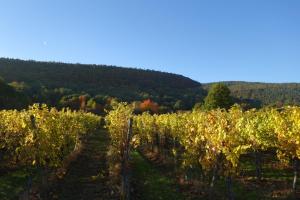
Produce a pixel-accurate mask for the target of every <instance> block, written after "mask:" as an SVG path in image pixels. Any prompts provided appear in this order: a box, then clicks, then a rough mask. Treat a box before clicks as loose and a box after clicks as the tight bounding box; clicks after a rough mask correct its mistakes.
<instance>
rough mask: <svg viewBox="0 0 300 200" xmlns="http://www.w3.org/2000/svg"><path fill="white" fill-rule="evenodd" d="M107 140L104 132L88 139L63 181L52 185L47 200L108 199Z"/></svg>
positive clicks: (100, 131)
mask: <svg viewBox="0 0 300 200" xmlns="http://www.w3.org/2000/svg"><path fill="white" fill-rule="evenodd" d="M108 143H109V137H108V134H107V133H106V131H105V130H99V131H97V132H96V133H94V134H92V135H90V136H88V138H87V139H86V141H84V142H83V150H82V152H81V153H80V154H79V155H78V158H77V159H76V160H75V161H73V162H72V163H71V165H70V168H69V170H68V172H67V174H66V175H65V177H64V178H63V179H62V180H60V181H58V183H56V184H55V186H54V188H52V190H51V194H50V195H49V199H63V200H85V199H86V200H100V199H113V197H110V196H109V191H110V190H109V188H108V187H107V185H106V182H107V178H108V177H107V164H106V151H107V146H108Z"/></svg>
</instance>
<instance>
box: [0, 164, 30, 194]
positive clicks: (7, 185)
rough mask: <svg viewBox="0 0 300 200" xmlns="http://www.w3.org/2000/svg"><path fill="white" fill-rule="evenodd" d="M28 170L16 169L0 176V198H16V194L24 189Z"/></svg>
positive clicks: (28, 173) (28, 174)
mask: <svg viewBox="0 0 300 200" xmlns="http://www.w3.org/2000/svg"><path fill="white" fill-rule="evenodd" d="M30 173H31V172H30V170H26V169H18V170H16V171H13V172H10V173H8V174H5V175H3V176H0V199H1V200H10V199H18V195H19V194H20V193H21V192H22V191H23V190H24V187H25V186H26V183H27V180H28V177H29V176H30Z"/></svg>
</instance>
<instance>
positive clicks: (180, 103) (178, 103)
mask: <svg viewBox="0 0 300 200" xmlns="http://www.w3.org/2000/svg"><path fill="white" fill-rule="evenodd" d="M184 109H185V105H184V103H183V101H182V100H177V101H176V102H175V104H174V110H184Z"/></svg>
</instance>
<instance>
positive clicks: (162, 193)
mask: <svg viewBox="0 0 300 200" xmlns="http://www.w3.org/2000/svg"><path fill="white" fill-rule="evenodd" d="M131 162H132V171H133V172H132V173H133V181H134V184H135V185H136V186H137V187H136V188H135V189H136V190H137V191H135V193H136V192H137V194H138V195H139V197H138V199H141V200H158V199H163V200H174V199H176V200H180V199H184V198H183V196H182V194H181V193H180V192H179V189H178V187H177V185H176V183H175V180H172V179H170V178H169V177H167V176H165V175H163V174H162V173H161V172H160V171H158V170H157V169H155V168H154V167H153V166H151V164H150V163H149V162H148V161H147V160H145V159H144V158H143V157H142V156H141V155H140V154H139V153H138V152H136V151H134V152H132V154H131Z"/></svg>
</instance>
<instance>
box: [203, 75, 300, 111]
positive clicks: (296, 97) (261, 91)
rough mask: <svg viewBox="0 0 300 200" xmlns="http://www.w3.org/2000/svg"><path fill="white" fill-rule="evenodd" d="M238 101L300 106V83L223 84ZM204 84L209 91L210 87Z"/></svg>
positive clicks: (239, 82)
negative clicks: (246, 100)
mask: <svg viewBox="0 0 300 200" xmlns="http://www.w3.org/2000/svg"><path fill="white" fill-rule="evenodd" d="M223 83H224V84H226V85H227V86H228V87H229V88H230V90H231V94H232V95H233V96H234V97H236V98H238V99H241V98H243V99H248V101H249V102H251V103H252V104H255V105H261V106H265V105H278V106H281V105H300V83H259V82H241V81H229V82H223ZM211 84H212V83H209V84H203V87H204V88H205V89H206V90H208V89H209V87H210V85H211Z"/></svg>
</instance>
